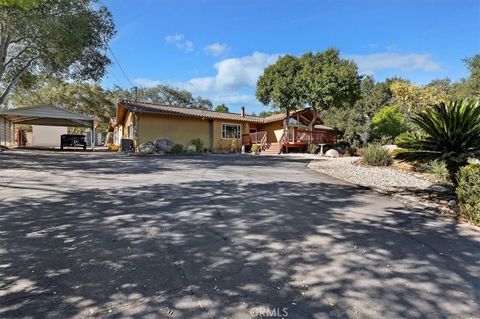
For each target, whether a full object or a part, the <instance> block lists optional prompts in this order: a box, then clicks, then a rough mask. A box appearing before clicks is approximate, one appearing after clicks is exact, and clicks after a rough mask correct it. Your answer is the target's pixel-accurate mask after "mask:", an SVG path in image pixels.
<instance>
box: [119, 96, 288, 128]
mask: <svg viewBox="0 0 480 319" xmlns="http://www.w3.org/2000/svg"><path fill="white" fill-rule="evenodd" d="M119 104H121V105H123V106H124V107H125V108H126V109H128V110H130V111H132V112H140V113H160V114H167V115H179V116H191V117H201V118H207V119H221V120H235V121H244V122H254V123H264V118H263V117H260V116H254V115H245V116H242V115H241V114H239V113H227V112H217V111H212V110H205V109H201V108H194V107H184V106H173V105H165V104H154V103H146V102H134V101H129V100H121V101H120V102H119ZM280 115H282V114H280Z"/></svg>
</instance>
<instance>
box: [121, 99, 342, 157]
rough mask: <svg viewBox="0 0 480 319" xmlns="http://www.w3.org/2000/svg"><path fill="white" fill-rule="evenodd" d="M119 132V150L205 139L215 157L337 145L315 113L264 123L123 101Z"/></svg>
mask: <svg viewBox="0 0 480 319" xmlns="http://www.w3.org/2000/svg"><path fill="white" fill-rule="evenodd" d="M312 121H313V123H312ZM307 127H310V129H307ZM113 128H114V143H115V145H119V144H120V140H121V139H131V140H132V141H133V145H134V147H135V148H137V147H138V145H140V144H141V143H145V142H148V141H154V140H155V139H157V138H168V139H170V140H172V141H173V142H174V143H178V144H183V145H189V144H190V143H191V141H192V139H195V138H200V139H201V140H202V141H203V142H204V145H205V148H207V149H209V150H213V151H222V150H229V149H230V148H231V146H232V141H235V143H234V144H236V145H237V147H238V148H240V147H241V146H242V145H245V146H246V147H247V148H248V147H251V145H253V144H258V145H259V146H260V147H261V150H262V151H263V152H264V153H273V154H278V153H280V152H284V151H285V152H288V150H289V149H293V148H306V147H307V146H308V144H310V143H314V144H318V145H332V144H335V143H336V133H335V131H334V130H333V129H332V128H329V127H326V126H323V122H322V121H321V119H320V118H318V116H315V113H314V112H313V111H312V110H311V109H310V108H305V109H302V110H298V111H295V112H291V113H289V114H275V115H271V116H266V117H261V116H255V115H248V114H245V109H244V108H242V109H241V112H240V113H228V112H216V111H212V110H205V109H200V108H192V107H182V106H172V105H163V104H154V103H145V102H135V101H130V100H120V101H119V103H118V105H117V112H116V117H115V119H114V125H113Z"/></svg>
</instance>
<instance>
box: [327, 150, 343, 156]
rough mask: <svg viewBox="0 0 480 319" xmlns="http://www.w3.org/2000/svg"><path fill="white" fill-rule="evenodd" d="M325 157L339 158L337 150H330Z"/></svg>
mask: <svg viewBox="0 0 480 319" xmlns="http://www.w3.org/2000/svg"><path fill="white" fill-rule="evenodd" d="M325 156H327V157H340V154H339V153H338V151H337V150H334V149H330V150H328V151H327V152H326V153H325Z"/></svg>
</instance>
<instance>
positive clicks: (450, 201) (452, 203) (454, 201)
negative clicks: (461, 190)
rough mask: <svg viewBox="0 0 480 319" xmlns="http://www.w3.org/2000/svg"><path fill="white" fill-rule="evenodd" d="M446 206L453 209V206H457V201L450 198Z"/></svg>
mask: <svg viewBox="0 0 480 319" xmlns="http://www.w3.org/2000/svg"><path fill="white" fill-rule="evenodd" d="M448 207H450V209H454V208H455V207H457V201H456V200H454V199H452V200H449V201H448Z"/></svg>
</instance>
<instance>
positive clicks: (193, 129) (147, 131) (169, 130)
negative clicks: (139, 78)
mask: <svg viewBox="0 0 480 319" xmlns="http://www.w3.org/2000/svg"><path fill="white" fill-rule="evenodd" d="M135 117H137V118H138V120H136V119H135ZM137 121H138V122H137ZM130 123H134V140H135V146H138V144H141V143H145V142H148V141H154V140H155V139H157V138H168V139H170V140H172V141H173V142H174V143H178V144H183V145H189V144H190V142H191V140H192V139H195V138H200V139H201V140H202V141H203V142H204V143H205V147H206V148H213V149H214V150H215V151H217V152H218V151H225V152H226V151H230V149H231V147H232V141H233V140H235V141H236V142H235V144H236V147H237V149H238V150H239V149H240V148H241V146H242V140H241V138H240V139H223V138H222V124H223V123H225V124H240V127H241V134H246V133H249V132H250V129H251V128H256V129H258V130H259V131H265V130H266V131H267V132H268V141H272V142H274V141H277V137H276V135H275V132H274V130H275V129H277V130H278V129H282V122H276V123H270V124H267V125H258V124H256V123H246V122H242V121H232V120H217V119H216V120H209V119H201V118H196V117H180V116H168V115H160V114H146V113H139V114H137V115H136V116H133V113H132V112H128V113H127V115H126V117H125V123H124V125H123V127H122V131H123V132H122V134H121V136H122V137H123V138H126V137H127V127H128V125H129V124H130Z"/></svg>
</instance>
